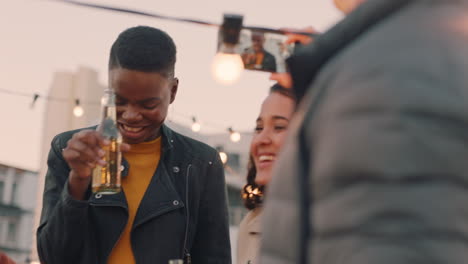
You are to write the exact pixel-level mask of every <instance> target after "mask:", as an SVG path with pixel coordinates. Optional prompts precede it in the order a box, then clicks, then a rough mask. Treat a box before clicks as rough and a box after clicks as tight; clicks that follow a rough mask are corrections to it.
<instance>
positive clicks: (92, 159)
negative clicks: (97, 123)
mask: <svg viewBox="0 0 468 264" xmlns="http://www.w3.org/2000/svg"><path fill="white" fill-rule="evenodd" d="M109 143H110V142H109V140H107V139H105V138H103V137H102V136H101V134H100V133H99V132H98V131H94V130H82V131H80V132H78V133H76V134H75V135H73V137H72V138H71V139H70V140H69V141H68V143H67V147H66V148H65V149H64V150H63V152H62V154H63V157H64V159H65V161H66V162H67V163H68V166H69V167H70V175H69V179H68V182H69V191H70V194H71V195H72V196H73V198H75V199H77V200H83V199H84V194H85V192H86V190H87V188H88V186H89V184H90V182H91V175H92V171H93V169H94V167H96V165H105V164H106V162H105V161H104V160H103V159H102V158H103V157H104V154H105V151H104V150H103V149H102V148H103V147H105V146H107V145H109ZM129 149H130V146H129V145H128V144H125V143H122V144H121V145H120V150H121V151H122V152H125V151H128V150H129Z"/></svg>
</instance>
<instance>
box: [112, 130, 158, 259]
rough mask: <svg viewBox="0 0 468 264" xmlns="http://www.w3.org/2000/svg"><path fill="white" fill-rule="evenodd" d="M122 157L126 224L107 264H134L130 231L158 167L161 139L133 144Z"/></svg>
mask: <svg viewBox="0 0 468 264" xmlns="http://www.w3.org/2000/svg"><path fill="white" fill-rule="evenodd" d="M123 156H124V157H125V159H126V160H127V162H128V164H129V165H130V170H129V171H128V175H127V176H126V177H124V178H122V189H123V190H124V192H125V197H126V198H127V203H128V222H127V225H126V226H125V229H124V231H123V233H122V234H121V237H120V240H119V241H118V242H117V244H116V245H115V247H114V249H113V250H112V252H111V254H110V256H109V259H108V262H107V263H108V264H121V263H125V264H132V263H135V257H134V256H133V251H132V246H131V243H130V231H131V229H132V226H133V220H134V219H135V215H136V213H137V210H138V207H139V205H140V202H141V200H142V199H143V195H144V194H145V192H146V189H148V185H149V183H150V181H151V178H152V177H153V174H154V172H155V171H156V168H157V167H158V163H159V159H160V157H161V137H159V138H157V139H155V140H152V141H149V142H143V143H139V144H133V145H131V149H130V151H129V152H126V153H124V154H123Z"/></svg>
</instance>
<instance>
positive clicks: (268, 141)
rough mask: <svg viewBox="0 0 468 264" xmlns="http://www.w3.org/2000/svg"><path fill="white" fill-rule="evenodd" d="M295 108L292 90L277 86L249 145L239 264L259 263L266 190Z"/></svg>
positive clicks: (238, 253) (238, 250)
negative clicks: (244, 211)
mask: <svg viewBox="0 0 468 264" xmlns="http://www.w3.org/2000/svg"><path fill="white" fill-rule="evenodd" d="M294 107H295V100H294V97H293V94H292V91H291V90H290V89H286V88H283V87H282V86H280V85H278V84H275V85H274V86H273V87H271V89H270V94H269V95H268V97H267V98H266V99H265V100H264V101H263V104H262V108H261V110H260V115H259V116H258V118H257V121H256V127H255V133H254V136H253V138H252V142H251V144H250V162H249V168H248V173H247V184H246V185H245V186H244V189H243V192H242V198H243V199H244V204H245V206H246V207H247V209H249V210H250V211H249V213H248V214H247V215H246V216H245V218H244V219H243V220H242V223H241V224H240V227H239V239H238V246H237V263H238V264H247V263H248V264H256V263H257V261H256V259H257V254H258V250H259V246H260V236H261V230H260V229H261V226H260V221H261V220H260V218H261V215H262V208H261V206H262V201H263V191H264V188H265V186H266V185H268V183H269V182H270V179H271V175H272V168H273V165H274V163H275V160H276V158H277V156H278V154H279V152H280V148H281V146H282V145H283V142H284V139H285V138H286V132H287V129H288V126H289V121H290V119H291V117H292V114H293V112H294Z"/></svg>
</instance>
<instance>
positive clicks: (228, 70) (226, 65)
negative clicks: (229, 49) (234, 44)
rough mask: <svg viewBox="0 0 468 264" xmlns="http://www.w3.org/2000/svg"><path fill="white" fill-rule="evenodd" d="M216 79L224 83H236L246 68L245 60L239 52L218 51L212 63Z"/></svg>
mask: <svg viewBox="0 0 468 264" xmlns="http://www.w3.org/2000/svg"><path fill="white" fill-rule="evenodd" d="M212 70H213V75H214V78H215V80H216V81H218V82H219V83H221V84H224V85H230V84H233V83H235V82H236V81H237V80H238V79H239V77H240V75H241V73H242V70H244V62H243V61H242V59H241V57H240V55H239V54H228V53H217V54H216V56H215V57H214V59H213V64H212Z"/></svg>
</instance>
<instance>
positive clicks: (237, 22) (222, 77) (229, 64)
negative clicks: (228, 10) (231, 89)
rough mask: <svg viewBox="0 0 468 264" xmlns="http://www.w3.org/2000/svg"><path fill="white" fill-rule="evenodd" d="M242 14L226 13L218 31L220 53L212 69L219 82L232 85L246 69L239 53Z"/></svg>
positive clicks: (215, 58)
mask: <svg viewBox="0 0 468 264" xmlns="http://www.w3.org/2000/svg"><path fill="white" fill-rule="evenodd" d="M242 20H243V17H242V16H241V15H235V14H225V15H224V17H223V24H222V25H221V27H220V28H219V32H218V43H219V44H218V45H219V46H218V53H217V54H216V56H215V57H214V59H213V64H212V71H213V75H214V77H215V80H217V81H218V82H219V83H221V84H224V85H230V84H233V83H234V82H236V81H237V80H238V79H239V77H240V75H241V73H242V71H243V70H244V62H243V61H242V58H241V56H240V55H239V53H240V52H239V51H238V49H239V45H238V44H239V36H240V31H241V29H242Z"/></svg>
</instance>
